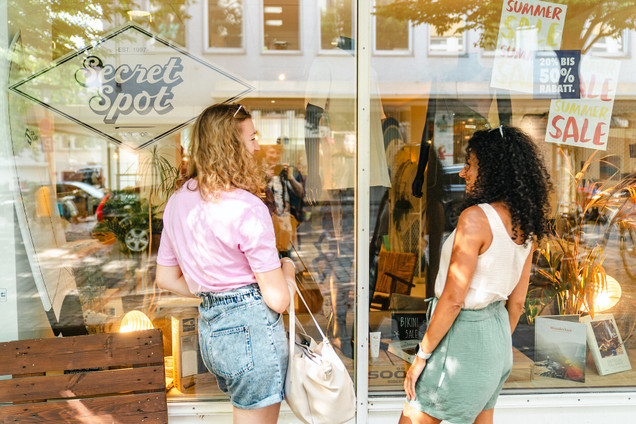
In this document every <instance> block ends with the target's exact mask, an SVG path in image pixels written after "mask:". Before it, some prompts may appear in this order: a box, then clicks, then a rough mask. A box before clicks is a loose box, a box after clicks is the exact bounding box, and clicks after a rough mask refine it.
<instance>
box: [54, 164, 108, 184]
mask: <svg viewBox="0 0 636 424" xmlns="http://www.w3.org/2000/svg"><path fill="white" fill-rule="evenodd" d="M62 178H64V180H66V181H78V182H82V183H84V184H90V185H94V186H103V185H104V176H103V171H102V167H101V166H86V167H84V168H80V169H78V170H77V171H63V172H62Z"/></svg>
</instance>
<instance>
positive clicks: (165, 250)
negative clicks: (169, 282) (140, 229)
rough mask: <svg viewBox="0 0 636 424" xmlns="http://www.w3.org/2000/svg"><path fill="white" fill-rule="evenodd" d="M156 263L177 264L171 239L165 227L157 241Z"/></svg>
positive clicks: (164, 264)
mask: <svg viewBox="0 0 636 424" xmlns="http://www.w3.org/2000/svg"><path fill="white" fill-rule="evenodd" d="M157 263H158V264H159V265H163V266H177V265H179V262H178V261H177V256H176V255H175V253H174V248H173V247H172V241H171V240H170V237H169V236H168V232H167V231H166V228H165V227H164V229H163V230H162V231H161V240H160V241H159V250H158V251H157Z"/></svg>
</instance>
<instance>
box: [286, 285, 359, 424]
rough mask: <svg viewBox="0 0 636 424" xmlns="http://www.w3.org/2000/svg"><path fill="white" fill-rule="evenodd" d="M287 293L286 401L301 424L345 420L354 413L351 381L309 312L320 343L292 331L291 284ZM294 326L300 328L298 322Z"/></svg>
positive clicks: (354, 402)
mask: <svg viewBox="0 0 636 424" xmlns="http://www.w3.org/2000/svg"><path fill="white" fill-rule="evenodd" d="M297 293H298V297H299V298H300V300H301V301H302V302H303V303H305V306H306V305H307V304H306V302H305V299H303V297H302V296H301V294H300V292H297ZM290 295H291V304H290V306H289V365H288V367H287V378H286V380H285V399H286V400H287V404H288V405H289V407H290V408H291V410H292V411H293V412H294V415H296V417H297V418H298V419H300V420H301V421H302V422H303V423H305V424H342V423H345V422H347V421H349V420H350V419H352V418H353V417H354V416H355V413H356V395H355V391H354V388H353V381H351V377H350V376H349V373H348V372H347V369H346V368H345V366H344V364H343V363H342V361H341V360H340V358H338V355H337V354H336V352H335V350H334V349H333V347H332V346H331V343H329V340H328V339H327V337H326V336H325V334H324V333H323V332H322V330H321V329H320V326H319V325H318V322H317V321H316V318H314V316H313V314H312V313H311V312H309V315H311V318H312V319H313V321H314V324H316V328H318V332H319V333H320V335H321V336H322V342H321V343H316V342H315V341H314V340H313V339H312V338H311V337H309V336H308V335H306V334H304V332H303V333H298V334H297V333H296V323H297V320H296V313H295V311H294V296H293V292H292V289H291V287H290ZM307 310H308V311H309V308H307ZM298 325H299V326H300V327H301V328H302V326H301V325H300V323H298Z"/></svg>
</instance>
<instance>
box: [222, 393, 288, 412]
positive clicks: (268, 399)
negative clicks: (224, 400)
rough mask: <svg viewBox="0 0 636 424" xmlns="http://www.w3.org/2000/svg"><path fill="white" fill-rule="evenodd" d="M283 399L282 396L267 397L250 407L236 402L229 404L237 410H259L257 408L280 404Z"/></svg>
mask: <svg viewBox="0 0 636 424" xmlns="http://www.w3.org/2000/svg"><path fill="white" fill-rule="evenodd" d="M283 399H284V396H283V395H282V394H276V395H272V396H268V397H266V398H265V399H263V400H260V401H258V402H256V403H253V404H251V405H241V404H239V403H237V402H234V400H232V401H231V402H232V405H233V406H235V407H236V408H238V409H259V408H265V407H266V406H271V405H275V404H277V403H281V402H282V401H283Z"/></svg>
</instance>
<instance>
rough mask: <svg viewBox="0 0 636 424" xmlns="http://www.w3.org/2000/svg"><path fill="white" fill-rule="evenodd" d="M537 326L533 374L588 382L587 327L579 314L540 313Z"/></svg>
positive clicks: (536, 321) (536, 320) (536, 322)
mask: <svg viewBox="0 0 636 424" xmlns="http://www.w3.org/2000/svg"><path fill="white" fill-rule="evenodd" d="M534 329H535V358H534V375H535V376H542V377H551V378H561V379H564V380H572V381H577V382H581V383H583V382H585V356H586V337H587V327H586V325H585V324H582V323H580V322H579V316H578V315H548V316H539V317H537V318H536V319H535V328H534Z"/></svg>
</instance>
